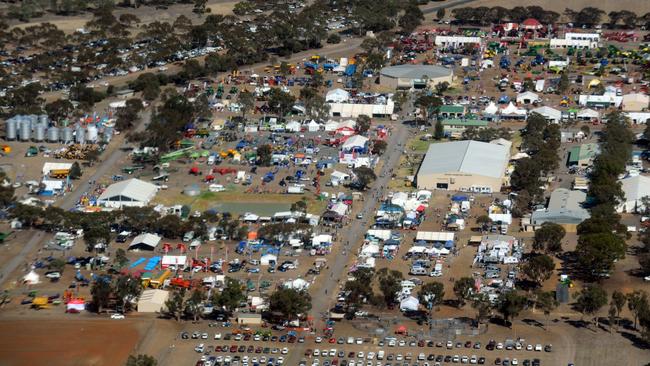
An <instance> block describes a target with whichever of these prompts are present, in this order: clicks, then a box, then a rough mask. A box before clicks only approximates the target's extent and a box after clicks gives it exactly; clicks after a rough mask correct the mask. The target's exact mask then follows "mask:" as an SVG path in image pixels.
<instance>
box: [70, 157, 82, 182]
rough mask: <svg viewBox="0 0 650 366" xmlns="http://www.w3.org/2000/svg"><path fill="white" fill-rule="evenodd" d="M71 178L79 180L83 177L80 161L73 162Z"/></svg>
mask: <svg viewBox="0 0 650 366" xmlns="http://www.w3.org/2000/svg"><path fill="white" fill-rule="evenodd" d="M69 176H70V179H74V180H77V179H79V178H81V166H80V165H79V162H78V161H75V162H74V163H72V166H71V167H70V174H69Z"/></svg>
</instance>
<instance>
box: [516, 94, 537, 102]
mask: <svg viewBox="0 0 650 366" xmlns="http://www.w3.org/2000/svg"><path fill="white" fill-rule="evenodd" d="M524 99H530V100H537V99H539V95H537V93H533V92H531V91H525V92H523V93H519V94H517V102H519V100H524Z"/></svg>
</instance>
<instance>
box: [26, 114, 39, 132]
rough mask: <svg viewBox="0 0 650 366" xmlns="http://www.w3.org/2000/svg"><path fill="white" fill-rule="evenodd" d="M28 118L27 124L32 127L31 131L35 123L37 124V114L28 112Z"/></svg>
mask: <svg viewBox="0 0 650 366" xmlns="http://www.w3.org/2000/svg"><path fill="white" fill-rule="evenodd" d="M27 118H28V119H29V125H30V127H31V128H32V131H33V130H34V129H35V128H36V125H37V124H38V116H37V115H35V114H30V115H29V116H27Z"/></svg>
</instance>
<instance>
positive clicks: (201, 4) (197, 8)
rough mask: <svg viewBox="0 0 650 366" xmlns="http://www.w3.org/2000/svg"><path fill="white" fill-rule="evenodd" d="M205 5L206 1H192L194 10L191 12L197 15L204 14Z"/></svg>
mask: <svg viewBox="0 0 650 366" xmlns="http://www.w3.org/2000/svg"><path fill="white" fill-rule="evenodd" d="M207 3H208V0H194V8H193V9H192V12H194V13H197V14H203V13H205V10H206V9H205V6H206V4H207Z"/></svg>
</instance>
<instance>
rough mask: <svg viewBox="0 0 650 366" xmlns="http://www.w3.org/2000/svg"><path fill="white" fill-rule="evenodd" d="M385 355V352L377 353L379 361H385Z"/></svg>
mask: <svg viewBox="0 0 650 366" xmlns="http://www.w3.org/2000/svg"><path fill="white" fill-rule="evenodd" d="M384 354H385V352H384V351H378V352H377V359H378V360H383V359H384Z"/></svg>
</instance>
